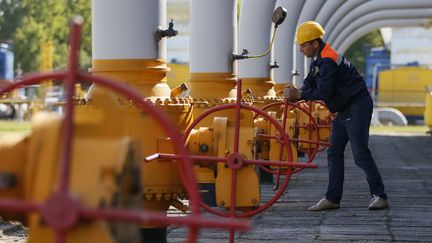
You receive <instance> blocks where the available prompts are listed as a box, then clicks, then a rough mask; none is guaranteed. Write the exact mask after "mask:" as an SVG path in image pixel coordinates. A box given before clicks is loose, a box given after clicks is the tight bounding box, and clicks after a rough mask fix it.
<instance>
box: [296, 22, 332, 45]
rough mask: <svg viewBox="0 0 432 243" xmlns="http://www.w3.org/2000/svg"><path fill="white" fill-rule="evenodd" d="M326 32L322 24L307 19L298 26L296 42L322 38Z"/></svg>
mask: <svg viewBox="0 0 432 243" xmlns="http://www.w3.org/2000/svg"><path fill="white" fill-rule="evenodd" d="M324 34H325V31H324V29H323V27H322V26H321V25H320V24H318V23H317V22H315V21H306V22H304V23H302V24H301V25H300V26H299V27H298V28H297V31H296V35H295V43H296V44H299V45H301V44H303V43H305V42H308V41H311V40H315V39H318V38H321V37H322V36H323V35H324Z"/></svg>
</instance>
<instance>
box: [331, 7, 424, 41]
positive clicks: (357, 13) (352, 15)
mask: <svg viewBox="0 0 432 243" xmlns="http://www.w3.org/2000/svg"><path fill="white" fill-rule="evenodd" d="M430 7H432V1H431V0H410V1H406V0H380V1H368V2H365V3H363V4H361V5H358V6H357V7H356V8H354V9H352V11H350V12H349V13H347V14H346V15H345V16H344V17H343V18H342V19H341V20H340V21H338V23H337V24H336V26H335V27H334V28H333V29H332V30H331V31H330V32H328V36H327V40H328V42H330V43H333V42H334V40H335V39H336V38H337V37H338V36H339V35H340V33H341V32H342V31H343V30H344V29H346V26H348V25H349V24H350V23H352V22H353V21H355V20H356V19H358V18H361V17H362V16H364V15H366V14H369V13H372V12H376V11H379V10H385V9H410V8H411V9H412V8H430Z"/></svg>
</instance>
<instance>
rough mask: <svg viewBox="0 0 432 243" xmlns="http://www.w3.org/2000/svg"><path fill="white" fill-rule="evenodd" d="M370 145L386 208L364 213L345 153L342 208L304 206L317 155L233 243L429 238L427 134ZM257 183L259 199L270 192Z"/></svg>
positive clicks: (174, 236) (323, 170) (317, 187)
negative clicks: (311, 209) (314, 209)
mask: <svg viewBox="0 0 432 243" xmlns="http://www.w3.org/2000/svg"><path fill="white" fill-rule="evenodd" d="M370 147H371V150H372V152H373V155H374V157H375V159H376V162H377V165H378V167H379V169H380V171H381V174H382V176H383V180H384V183H385V186H386V188H387V194H388V197H389V201H390V208H389V209H387V210H381V211H369V210H368V209H367V205H368V202H369V199H370V198H369V190H368V185H367V183H366V180H365V177H364V175H363V173H362V171H361V170H360V169H359V168H357V167H356V166H355V165H354V162H353V160H352V156H351V153H350V151H349V149H348V150H347V152H346V171H345V190H344V197H343V200H342V202H341V208H340V209H337V210H331V211H325V212H308V211H307V210H306V209H307V208H308V207H309V206H311V205H313V204H315V203H316V202H317V201H318V200H319V199H321V198H322V197H323V194H324V192H325V189H326V186H327V162H326V159H325V153H322V154H320V155H319V156H318V157H317V158H316V160H315V163H316V164H318V165H319V168H318V169H315V170H312V169H310V170H304V171H302V172H300V173H298V174H296V175H295V176H293V178H292V179H291V181H290V183H289V185H288V189H287V191H286V193H285V194H284V195H283V196H282V197H281V198H280V199H279V201H278V202H277V203H275V204H274V205H273V206H272V207H271V208H269V209H268V210H266V211H265V212H263V213H261V214H258V215H256V216H254V217H253V218H252V219H250V221H251V224H252V225H253V228H252V229H251V230H250V231H249V232H243V233H236V236H235V237H236V240H235V241H236V242H239V243H241V242H243V243H246V242H247V243H249V242H280V243H282V242H432V137H431V136H401V135H398V136H388V135H386V136H383V135H373V136H371V139H370ZM271 188H272V185H269V184H267V185H263V186H262V198H263V200H268V199H269V198H270V197H272V196H273V192H272V190H271ZM26 232H27V230H26V229H23V228H22V227H18V226H16V225H13V224H11V223H10V222H2V221H1V220H0V242H1V243H3V242H5V243H9V242H18V243H21V242H25V241H26ZM228 235H229V234H228V232H227V231H214V230H202V231H201V235H200V240H199V242H204V243H207V242H228ZM185 238H186V230H185V228H176V227H170V228H169V229H168V242H184V241H185Z"/></svg>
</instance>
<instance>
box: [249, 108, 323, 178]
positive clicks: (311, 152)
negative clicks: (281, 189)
mask: <svg viewBox="0 0 432 243" xmlns="http://www.w3.org/2000/svg"><path fill="white" fill-rule="evenodd" d="M278 106H279V107H281V109H282V129H283V130H284V133H285V127H286V119H287V113H288V111H289V110H292V109H297V110H299V111H301V112H302V113H304V114H305V115H306V116H307V117H308V118H309V119H308V123H307V124H305V125H297V127H298V128H304V129H307V130H309V131H310V132H309V139H307V140H302V139H296V138H289V141H290V142H298V143H305V144H309V148H308V149H307V150H305V151H304V150H303V151H302V150H300V151H301V152H305V153H306V154H307V155H308V160H307V161H306V162H305V163H311V162H312V161H313V159H314V158H315V156H316V154H317V153H318V151H319V146H329V145H330V143H327V142H322V141H320V134H319V128H320V126H319V125H318V124H317V122H316V121H315V119H314V118H313V116H312V114H311V112H312V110H311V108H310V109H309V110H306V109H305V108H304V107H302V106H301V104H300V103H298V102H297V103H291V102H289V101H288V100H284V101H278V102H274V103H270V104H268V105H266V106H264V107H262V110H263V111H266V110H268V109H270V108H273V107H278ZM258 116H259V114H256V115H255V118H257V117H258ZM312 132H314V133H315V139H314V140H313V139H312ZM260 136H261V137H264V138H269V139H279V137H278V136H271V135H266V134H262V135H260ZM312 145H316V146H312ZM262 169H263V170H265V171H266V172H268V173H273V174H274V173H275V171H274V170H271V169H269V168H265V167H262ZM301 170H302V168H296V169H295V170H294V171H293V173H297V172H299V171H301Z"/></svg>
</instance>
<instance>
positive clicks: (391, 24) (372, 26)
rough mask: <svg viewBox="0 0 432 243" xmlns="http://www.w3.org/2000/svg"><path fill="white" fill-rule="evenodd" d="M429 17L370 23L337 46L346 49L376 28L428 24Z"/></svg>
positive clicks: (339, 48) (341, 49) (343, 50)
mask: <svg viewBox="0 0 432 243" xmlns="http://www.w3.org/2000/svg"><path fill="white" fill-rule="evenodd" d="M429 21H430V20H429V19H426V18H418V19H385V20H378V21H375V22H372V23H369V24H366V25H364V26H362V27H360V28H358V29H357V30H355V31H353V32H352V33H350V35H349V36H347V38H346V39H345V40H343V41H342V42H341V44H340V46H337V47H335V48H336V49H338V50H339V52H341V53H345V51H346V50H347V49H348V48H349V47H350V46H351V45H352V44H353V43H354V42H355V41H356V40H358V39H359V38H360V37H362V36H363V35H365V34H367V33H369V32H370V31H372V30H376V29H379V28H384V27H412V26H420V27H421V26H426V25H427V24H428V23H429Z"/></svg>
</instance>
